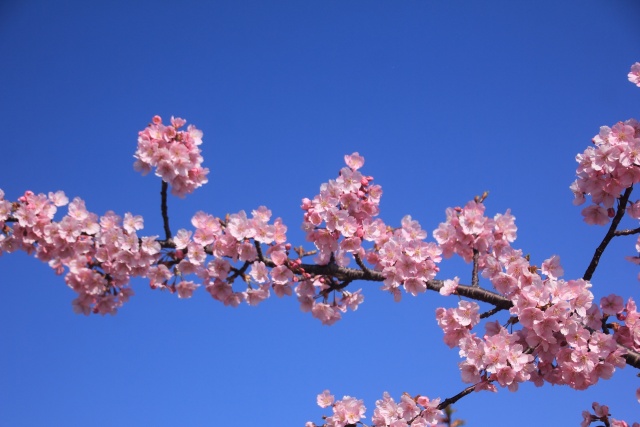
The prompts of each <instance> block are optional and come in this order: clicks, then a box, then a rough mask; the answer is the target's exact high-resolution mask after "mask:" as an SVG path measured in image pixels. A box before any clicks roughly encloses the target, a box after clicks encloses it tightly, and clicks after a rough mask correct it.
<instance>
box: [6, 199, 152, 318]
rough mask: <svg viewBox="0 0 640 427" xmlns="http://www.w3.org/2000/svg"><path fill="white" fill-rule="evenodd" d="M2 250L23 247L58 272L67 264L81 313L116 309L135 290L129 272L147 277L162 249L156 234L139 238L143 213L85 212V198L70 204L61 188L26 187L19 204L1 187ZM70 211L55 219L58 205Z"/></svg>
mask: <svg viewBox="0 0 640 427" xmlns="http://www.w3.org/2000/svg"><path fill="white" fill-rule="evenodd" d="M0 199H2V200H1V201H0V228H1V229H2V233H0V254H1V253H3V252H7V253H10V252H14V251H16V250H23V251H25V252H27V253H30V254H33V255H34V256H35V257H36V258H38V259H40V260H41V261H44V262H47V263H48V264H49V265H50V266H51V268H53V269H54V270H55V272H56V273H57V274H62V273H64V271H65V268H66V269H68V271H67V273H66V274H65V282H66V283H67V285H68V286H69V287H70V288H71V289H73V290H74V291H75V292H77V293H78V297H77V298H76V299H75V300H74V301H73V309H74V311H76V312H78V313H84V314H89V313H91V312H93V313H100V314H107V313H110V314H115V312H116V311H117V309H118V307H120V306H121V305H122V304H123V303H124V302H126V301H127V300H128V299H129V297H130V296H131V295H133V290H131V288H129V287H128V284H129V281H130V279H131V277H135V276H145V275H146V273H147V270H148V269H149V267H150V266H151V265H152V264H154V263H155V262H156V260H157V258H158V254H159V252H160V249H161V248H160V244H159V243H158V242H157V241H156V238H157V236H152V237H143V238H138V236H137V234H136V232H137V231H138V230H141V229H142V228H143V220H142V217H140V216H133V215H131V214H130V213H127V214H125V216H124V219H122V218H121V217H119V216H117V215H116V214H114V213H113V212H107V213H106V214H105V215H103V216H102V217H100V218H98V216H97V215H96V214H94V213H91V212H89V211H87V209H86V207H85V203H84V201H83V200H82V199H80V198H76V199H74V200H73V201H71V202H70V203H69V200H68V198H67V197H66V196H65V194H64V193H63V192H62V191H58V192H56V193H49V195H48V196H47V195H44V194H34V193H32V192H30V191H27V192H26V193H25V194H24V195H23V196H22V197H20V198H19V199H18V201H17V202H15V203H9V202H8V201H6V200H4V193H3V192H2V191H1V190H0ZM65 205H68V212H67V214H66V215H65V216H64V217H63V218H62V219H61V220H60V221H54V220H53V218H54V216H55V214H56V212H57V209H58V207H61V206H65Z"/></svg>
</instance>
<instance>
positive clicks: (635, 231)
mask: <svg viewBox="0 0 640 427" xmlns="http://www.w3.org/2000/svg"><path fill="white" fill-rule="evenodd" d="M638 233H640V227H638V228H634V229H632V230H618V231H616V232H615V233H614V234H615V235H616V236H630V235H632V234H638Z"/></svg>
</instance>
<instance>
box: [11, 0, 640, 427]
mask: <svg viewBox="0 0 640 427" xmlns="http://www.w3.org/2000/svg"><path fill="white" fill-rule="evenodd" d="M107 3H108V4H107ZM132 3H133V4H132ZM639 18H640V5H639V4H638V3H637V2H635V1H631V0H629V1H623V0H620V1H616V2H602V1H590V0H585V1H566V2H555V1H538V2H535V3H533V2H521V1H515V2H514V1H491V2H463V1H447V2H445V1H426V0H422V1H403V2H397V1H396V2H392V1H331V0H329V1H315V0H310V1H304V2H302V1H284V0H282V1H277V2H264V1H215V2H214V1H212V2H197V1H191V2H189V1H186V2H180V3H177V2H176V3H173V2H168V1H154V2H145V1H137V2H121V1H113V2H105V3H104V4H98V3H97V2H85V1H60V2H48V1H16V0H8V1H4V2H2V3H1V4H0V58H2V65H0V82H2V83H0V124H2V128H3V142H2V145H1V146H2V152H1V155H2V158H3V162H2V163H3V166H2V168H1V169H0V188H2V189H3V190H4V191H5V193H6V195H7V198H9V199H16V198H17V197H19V196H20V195H21V194H22V193H23V192H24V191H25V190H32V191H34V192H48V191H55V190H59V189H61V190H64V191H65V192H66V193H67V195H69V196H70V197H75V196H79V197H82V198H83V199H84V200H86V202H87V207H88V209H89V210H91V211H93V212H96V213H98V214H102V213H104V212H106V211H107V210H114V211H115V212H117V213H119V214H124V213H125V212H132V213H134V214H136V215H143V216H144V218H145V230H144V231H145V232H146V233H148V234H161V217H160V212H159V194H158V193H159V189H160V183H159V182H158V179H157V178H155V177H153V176H147V177H141V176H139V174H137V173H136V172H134V170H133V168H132V163H133V157H132V156H133V153H134V151H135V146H136V145H135V144H136V136H137V132H138V131H139V130H140V129H142V128H143V127H144V126H145V125H146V124H147V123H148V122H149V120H150V118H151V117H152V116H153V115H155V114H159V115H161V116H163V117H167V118H168V117H169V116H171V115H176V116H179V117H183V118H186V119H187V120H188V121H189V123H194V124H195V125H196V126H198V128H200V129H202V130H203V132H204V144H203V146H202V150H203V156H204V158H205V161H204V164H205V166H207V167H209V168H210V169H211V173H210V175H209V184H207V185H206V186H204V187H203V188H201V189H199V190H197V191H196V192H195V193H194V194H193V195H190V196H188V197H187V198H186V199H184V200H180V199H177V198H173V197H172V198H170V200H169V210H170V216H171V220H172V228H173V229H174V230H177V229H178V228H181V227H187V226H188V225H189V221H190V218H191V216H192V215H193V214H194V213H195V212H196V211H198V210H205V211H207V212H209V213H212V214H214V215H216V216H220V217H222V216H224V215H225V214H226V213H228V212H229V213H233V212H237V211H239V210H241V209H244V210H247V211H250V210H251V209H254V208H256V207H258V206H260V205H267V206H268V207H269V208H271V209H272V210H273V212H274V215H275V216H280V217H282V218H283V220H284V222H285V224H287V225H288V226H289V233H288V236H289V239H290V241H291V242H292V243H294V244H296V245H298V244H304V239H303V234H302V232H301V231H300V229H299V225H300V223H301V220H302V214H301V211H300V209H299V205H300V200H301V199H302V198H303V197H313V196H314V195H315V194H317V192H318V188H319V185H320V184H321V183H323V182H326V181H327V180H328V179H333V178H335V176H336V174H337V172H338V170H339V169H340V168H341V167H342V165H343V160H342V158H343V155H344V154H347V153H352V152H354V151H358V152H360V153H361V154H362V155H364V156H365V159H366V162H365V166H364V169H363V172H364V173H365V174H368V175H372V176H374V177H375V182H376V183H378V184H380V185H382V187H383V191H384V194H383V197H382V202H381V217H382V218H383V219H384V220H385V221H386V222H388V223H391V224H399V221H400V219H401V218H402V217H403V216H404V215H406V214H411V215H412V216H413V217H414V218H415V219H417V220H419V221H420V223H421V224H422V226H423V228H424V229H426V230H429V232H430V234H431V231H432V230H434V229H435V228H436V227H437V226H438V224H439V223H440V222H441V221H444V218H445V215H444V210H445V208H447V207H449V206H457V205H463V204H464V203H466V202H467V201H468V200H470V199H472V198H473V197H474V196H475V195H477V194H481V193H482V192H483V191H485V190H488V191H489V192H490V195H489V198H488V200H487V203H486V204H487V210H488V213H489V214H491V215H493V214H495V213H502V212H504V211H505V210H506V209H507V208H511V209H512V213H513V214H514V215H515V216H516V218H517V221H516V224H517V225H518V228H519V230H518V236H519V237H518V240H517V241H516V242H515V244H514V246H516V247H519V248H522V249H523V250H524V251H525V253H530V254H531V258H532V261H533V262H537V263H538V264H539V263H540V262H542V261H543V260H544V259H546V258H547V257H549V256H551V255H553V254H558V255H560V257H561V259H562V261H563V265H564V267H565V272H566V275H565V276H566V278H578V277H581V276H582V274H583V272H584V270H585V268H586V266H587V265H588V262H589V259H590V257H591V255H592V254H593V251H594V249H595V247H596V246H597V244H598V243H599V241H600V239H601V238H602V236H603V235H604V231H605V230H604V229H602V228H600V227H592V226H587V225H586V224H584V223H583V222H582V220H581V216H580V208H577V207H574V206H573V205H572V194H571V192H570V191H569V189H568V186H569V184H570V183H571V182H572V181H573V179H574V174H575V167H576V163H575V155H576V154H577V153H579V152H582V151H583V150H584V149H585V148H586V147H587V146H588V144H589V142H590V140H591V138H592V137H593V136H594V135H595V134H596V133H597V132H598V129H599V127H600V126H601V125H613V124H614V123H616V122H617V121H619V120H626V119H628V118H631V117H635V118H640V117H638V116H639V114H638V113H639V109H638V106H639V105H640V90H639V89H638V88H635V87H634V86H633V85H632V84H631V83H629V82H628V81H627V77H626V74H627V73H628V70H629V67H630V66H631V64H632V63H634V62H636V61H640V48H639V47H640V27H639V26H638V25H637V23H638V19H639ZM632 198H633V196H632ZM629 226H637V224H636V225H633V224H629ZM634 243H635V241H634V239H633V238H628V239H627V240H621V241H614V244H613V247H612V248H611V249H609V250H608V252H607V253H606V254H605V256H604V258H603V260H602V261H601V266H600V268H599V270H598V271H597V273H596V275H595V276H594V278H593V283H594V293H595V295H596V297H597V298H599V297H601V296H604V295H608V294H609V293H612V292H616V293H619V294H621V295H624V296H633V297H634V298H635V299H636V300H640V284H639V283H638V281H637V279H636V276H637V273H638V270H637V267H636V266H633V265H631V264H630V263H628V262H627V261H625V260H624V259H623V257H624V256H625V255H633V254H634V253H633V251H634ZM441 268H442V273H441V274H440V278H442V279H445V278H451V277H453V276H456V275H458V276H460V277H462V278H463V280H464V281H468V278H469V277H470V268H469V266H466V265H464V264H463V263H462V262H461V261H457V260H451V261H445V262H443V263H442V264H441ZM0 271H1V272H2V276H1V277H2V279H0V281H1V283H2V289H3V298H2V299H1V302H0V322H2V325H3V327H2V328H0V343H1V344H0V345H1V346H2V351H0V384H1V386H0V425H3V426H36V425H38V426H39V425H65V426H85V425H89V424H91V425H94V426H114V425H119V426H138V425H153V426H176V425H189V426H218V425H229V426H250V425H261V426H300V425H303V424H304V422H305V421H307V420H313V421H316V422H318V423H319V422H320V421H321V418H320V417H321V415H322V413H323V411H322V410H320V409H319V408H318V407H317V406H316V404H315V396H316V394H318V393H320V392H322V390H324V389H327V388H328V389H330V390H331V391H332V392H333V393H335V394H336V395H337V396H343V395H350V396H356V397H358V398H361V399H364V400H365V404H366V406H367V407H368V408H369V410H368V414H369V415H371V413H372V410H373V407H374V402H375V400H376V399H379V398H380V397H381V396H382V393H383V392H384V391H389V392H390V393H391V394H392V395H393V396H394V397H396V398H398V397H399V396H400V395H401V393H402V392H404V391H407V392H409V393H411V394H418V393H420V394H425V395H428V396H431V397H438V396H440V397H443V398H444V397H448V396H451V395H454V394H456V393H457V392H458V391H460V390H461V389H462V388H464V384H463V383H462V381H461V380H460V375H459V371H458V368H457V363H458V361H459V358H458V355H457V351H455V350H450V349H448V348H447V347H446V346H445V345H444V343H443V342H442V332H441V330H440V329H439V328H438V327H437V325H436V322H435V315H434V311H435V308H436V307H438V306H452V305H454V304H455V303H456V301H455V300H454V299H453V298H448V299H445V298H443V297H441V296H439V295H437V294H434V293H428V294H426V295H420V296H419V297H417V298H412V297H405V298H404V300H403V301H402V302H401V303H399V304H396V303H394V302H393V301H392V298H391V297H390V296H389V295H387V294H384V293H382V292H380V291H379V290H378V287H379V285H378V284H371V283H362V284H361V286H362V288H363V289H364V292H365V303H364V304H363V305H362V306H361V307H360V308H359V310H358V311H357V312H355V313H350V314H349V315H347V316H345V317H344V318H343V320H342V321H340V322H339V323H338V324H336V325H334V326H332V327H326V326H322V325H321V324H320V322H318V321H317V320H315V319H313V318H311V316H310V315H309V314H305V313H302V312H300V310H299V307H298V304H297V302H296V301H295V300H294V299H292V298H289V299H282V300H280V299H276V298H275V297H272V298H270V299H269V300H268V301H266V302H265V303H263V304H262V305H260V306H258V307H248V306H242V307H240V308H238V309H230V308H227V307H223V306H222V305H221V304H219V303H217V302H216V301H213V300H212V299H211V297H210V296H209V295H208V294H206V293H205V292H204V291H202V290H201V291H199V292H197V293H196V295H195V296H194V297H193V298H192V299H190V300H178V299H177V298H176V296H172V295H168V294H166V293H160V292H152V291H150V290H149V289H148V285H147V284H146V283H145V282H144V281H142V280H139V281H136V282H134V289H135V291H136V296H135V297H134V298H133V299H132V301H130V302H129V303H128V304H127V305H125V306H124V307H123V308H122V309H121V310H120V312H119V313H118V315H117V316H115V317H111V316H109V317H99V316H92V317H84V316H78V315H76V314H74V313H73V311H72V309H71V300H72V299H73V298H74V293H73V292H72V291H71V290H70V289H68V288H67V287H66V286H65V284H64V281H63V279H62V278H61V277H57V276H55V275H54V274H53V272H52V271H51V270H50V269H49V267H48V266H47V265H46V264H43V263H40V262H39V261H37V260H35V259H32V258H30V257H28V256H27V255H25V254H10V255H7V254H5V255H3V256H2V257H0ZM356 289H357V288H356ZM636 374H637V372H634V371H633V370H632V369H631V368H627V369H625V370H623V371H621V372H617V373H616V375H615V376H614V378H613V379H612V380H610V381H604V382H601V383H600V384H598V385H597V386H595V387H593V388H591V389H589V390H587V391H584V392H575V391H573V390H570V389H568V388H566V387H551V386H549V385H545V386H544V387H543V388H541V389H537V388H535V387H533V386H532V385H528V384H527V385H524V386H523V387H522V389H521V391H519V392H517V393H509V392H508V391H506V390H500V391H499V392H498V393H497V394H491V393H477V394H474V395H471V396H469V397H467V398H465V399H463V400H462V401H460V402H459V404H457V405H456V408H457V409H458V411H459V412H458V414H459V416H460V417H462V418H464V419H466V420H467V422H468V425H469V426H486V425H494V426H512V425H514V424H517V425H519V426H538V425H577V424H578V423H579V421H580V413H581V411H582V410H584V409H588V408H589V407H590V405H591V402H593V401H594V400H597V401H599V402H602V403H607V404H609V405H610V407H611V409H612V412H613V414H614V416H616V417H619V418H626V419H628V420H630V421H631V420H636V421H640V405H638V403H637V401H636V400H635V398H634V391H635V389H636V388H638V387H640V380H639V379H638V378H637V377H636Z"/></svg>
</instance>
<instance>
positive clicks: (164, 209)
mask: <svg viewBox="0 0 640 427" xmlns="http://www.w3.org/2000/svg"><path fill="white" fill-rule="evenodd" d="M168 187H169V184H167V183H166V182H165V181H162V190H160V196H161V199H162V202H161V204H160V209H161V210H162V223H163V224H164V238H165V240H167V241H170V240H171V236H172V234H171V229H170V228H169V214H168V208H167V188H168Z"/></svg>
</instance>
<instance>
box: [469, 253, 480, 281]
mask: <svg viewBox="0 0 640 427" xmlns="http://www.w3.org/2000/svg"><path fill="white" fill-rule="evenodd" d="M479 256H480V252H478V250H477V249H475V248H474V249H473V271H472V272H471V286H473V287H475V288H477V287H478V286H479V284H478V257H479Z"/></svg>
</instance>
